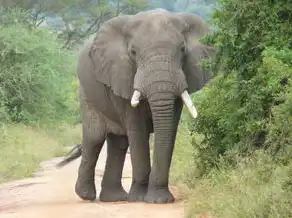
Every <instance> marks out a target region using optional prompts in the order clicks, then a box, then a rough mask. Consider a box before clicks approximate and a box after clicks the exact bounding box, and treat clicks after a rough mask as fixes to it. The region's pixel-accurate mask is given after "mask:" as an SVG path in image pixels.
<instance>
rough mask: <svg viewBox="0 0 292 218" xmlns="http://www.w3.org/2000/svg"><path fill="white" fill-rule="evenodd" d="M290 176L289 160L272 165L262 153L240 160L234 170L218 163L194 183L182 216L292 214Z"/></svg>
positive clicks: (230, 217) (236, 217) (262, 217)
mask: <svg viewBox="0 0 292 218" xmlns="http://www.w3.org/2000/svg"><path fill="white" fill-rule="evenodd" d="M291 179H292V165H291V163H290V164H289V165H287V166H285V165H275V163H274V161H273V159H271V157H270V155H267V154H265V153H263V152H258V153H256V154H255V155H254V157H253V158H246V159H241V160H240V161H239V162H238V163H237V167H236V168H235V169H230V168H229V167H228V165H227V166H226V165H225V166H224V163H222V164H221V167H220V170H219V171H218V170H215V171H212V172H211V173H210V175H209V176H208V177H207V178H203V179H201V180H200V181H198V182H197V184H196V186H195V188H194V189H193V192H192V197H191V200H190V201H189V202H188V205H187V213H186V217H187V218H195V217H218V218H240V217H254V218H255V217H257V218H266V217H267V218H274V217H292V211H291V207H292V198H291V194H292V189H291ZM207 214H208V215H209V216H207ZM203 215H205V216H203Z"/></svg>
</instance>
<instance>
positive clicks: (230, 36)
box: [190, 0, 292, 176]
mask: <svg viewBox="0 0 292 218" xmlns="http://www.w3.org/2000/svg"><path fill="white" fill-rule="evenodd" d="M218 3H219V6H220V7H219V8H218V9H217V10H215V12H214V14H213V18H212V22H213V25H214V27H215V28H214V32H213V33H212V34H211V36H209V37H208V38H207V37H206V39H205V40H207V41H209V42H212V43H215V44H216V46H217V47H218V51H219V52H218V55H217V57H216V58H215V60H214V61H213V63H216V64H214V72H215V75H216V76H215V77H214V78H213V79H212V81H211V82H210V83H209V84H208V85H207V86H206V87H205V88H204V89H203V90H202V92H200V93H198V94H195V95H194V96H193V99H194V102H195V103H196V105H197V106H198V108H199V111H200V112H199V113H200V114H199V118H198V119H197V120H196V121H193V122H191V123H190V129H191V131H192V132H193V133H196V134H201V135H203V137H204V138H203V140H202V142H200V143H198V142H196V137H193V142H192V144H193V146H194V147H195V149H196V150H198V152H197V153H196V155H195V157H194V158H195V159H196V160H197V167H195V168H198V170H199V169H200V170H199V172H197V174H196V175H198V176H202V175H204V174H206V173H208V172H209V171H210V170H211V169H212V168H213V167H218V160H219V158H220V157H224V158H225V160H226V161H228V162H229V164H233V165H235V162H236V158H237V156H241V157H245V156H249V155H251V154H252V152H253V151H254V150H256V149H260V148H263V149H265V150H267V151H269V152H270V154H271V155H272V157H273V158H275V161H280V162H281V163H282V164H288V163H289V161H290V160H291V158H292V149H291V146H292V122H291V121H292V120H291V119H292V77H291V75H292V61H291V60H292V59H291V57H292V38H291V35H292V25H291V23H292V2H288V1H281V2H274V1H265V0H255V1H252V2H251V1H239V0H235V1H234V0H232V1H231V0H220V1H218Z"/></svg>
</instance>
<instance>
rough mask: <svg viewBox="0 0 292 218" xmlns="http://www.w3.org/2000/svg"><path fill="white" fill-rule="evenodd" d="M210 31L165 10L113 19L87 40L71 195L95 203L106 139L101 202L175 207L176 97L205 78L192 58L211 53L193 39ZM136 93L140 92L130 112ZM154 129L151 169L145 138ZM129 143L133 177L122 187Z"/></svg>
mask: <svg viewBox="0 0 292 218" xmlns="http://www.w3.org/2000/svg"><path fill="white" fill-rule="evenodd" d="M208 31H209V29H208V26H207V24H205V23H204V22H203V21H202V20H201V19H200V18H199V17H198V16H196V15H193V14H186V13H170V12H167V11H164V10H152V11H147V12H140V13H138V14H136V15H133V16H119V17H117V18H113V19H111V20H109V21H107V22H106V23H104V24H103V26H102V27H101V28H100V29H99V30H98V32H97V34H96V36H95V38H94V39H93V40H90V41H89V42H87V43H86V44H85V46H84V48H83V49H82V51H81V53H80V55H79V58H78V67H77V74H78V78H79V82H80V105H81V115H82V132H83V140H82V145H83V146H82V158H81V163H80V166H79V171H78V179H77V182H76V186H75V191H76V193H77V194H78V196H79V197H80V198H82V199H84V200H94V199H95V198H96V189H95V184H94V170H95V166H96V162H97V159H98V156H99V153H100V151H101V148H102V146H103V144H104V142H105V140H107V145H108V146H107V149H108V151H107V153H108V156H107V161H106V168H105V173H104V176H103V180H102V190H101V193H100V196H99V198H100V200H101V201H123V200H129V201H146V202H151V203H167V202H173V201H174V197H173V195H172V194H171V193H170V191H169V188H168V179H169V168H170V164H171V159H172V153H173V148H174V142H175V137H176V132H177V126H178V122H179V119H180V115H181V110H182V106H183V103H182V100H181V98H180V95H181V93H182V92H183V91H184V90H187V91H188V92H189V93H193V92H195V91H197V90H199V89H201V88H202V87H203V86H204V84H205V83H206V82H207V81H208V80H209V78H210V74H209V72H205V71H203V70H202V69H201V68H200V67H199V65H198V61H199V60H200V59H201V58H204V57H208V56H210V55H211V54H213V48H212V47H209V46H206V45H203V44H201V43H199V42H198V38H199V37H200V36H202V35H204V34H205V33H207V32H208ZM134 90H138V91H140V92H141V93H142V99H141V101H140V104H139V105H138V106H137V107H135V108H133V107H132V106H131V103H130V100H131V97H132V95H133V92H134ZM153 131H154V132H155V144H154V156H153V163H152V167H151V165H150V155H149V135H150V133H152V132H153ZM128 146H130V151H131V162H132V166H133V180H132V185H131V189H130V191H129V193H128V194H127V193H126V192H125V190H124V189H123V187H122V184H121V177H122V170H123V166H124V160H125V155H126V152H127V149H128Z"/></svg>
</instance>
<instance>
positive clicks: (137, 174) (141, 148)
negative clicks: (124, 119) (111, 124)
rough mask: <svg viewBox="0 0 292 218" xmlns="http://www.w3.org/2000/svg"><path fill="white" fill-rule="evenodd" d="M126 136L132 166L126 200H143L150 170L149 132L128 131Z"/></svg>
mask: <svg viewBox="0 0 292 218" xmlns="http://www.w3.org/2000/svg"><path fill="white" fill-rule="evenodd" d="M141 133H142V134H141ZM143 133H144V134H143ZM128 136H129V143H130V152H131V162H132V166H133V167H132V168H133V175H132V176H133V178H132V185H131V189H130V192H129V195H128V201H144V197H145V195H146V193H147V189H148V183H149V174H150V170H151V164H150V151H149V149H150V148H149V133H145V131H141V132H130V133H129V134H128Z"/></svg>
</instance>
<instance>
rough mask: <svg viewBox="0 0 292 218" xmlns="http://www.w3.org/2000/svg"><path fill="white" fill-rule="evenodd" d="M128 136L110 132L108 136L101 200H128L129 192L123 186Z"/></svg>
mask: <svg viewBox="0 0 292 218" xmlns="http://www.w3.org/2000/svg"><path fill="white" fill-rule="evenodd" d="M128 147H129V143H128V138H127V136H121V135H114V134H109V135H108V137H107V160H106V167H105V172H104V175H103V180H102V184H101V187H102V189H101V193H100V196H99V199H100V201H106V202H114V201H126V200H127V192H126V191H125V190H124V188H123V186H122V182H121V180H122V173H123V167H124V162H125V157H126V153H127V149H128Z"/></svg>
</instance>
